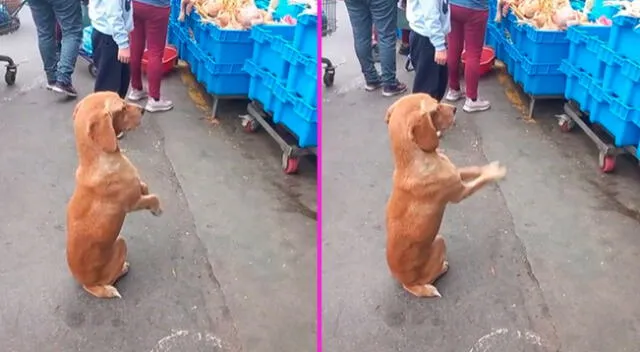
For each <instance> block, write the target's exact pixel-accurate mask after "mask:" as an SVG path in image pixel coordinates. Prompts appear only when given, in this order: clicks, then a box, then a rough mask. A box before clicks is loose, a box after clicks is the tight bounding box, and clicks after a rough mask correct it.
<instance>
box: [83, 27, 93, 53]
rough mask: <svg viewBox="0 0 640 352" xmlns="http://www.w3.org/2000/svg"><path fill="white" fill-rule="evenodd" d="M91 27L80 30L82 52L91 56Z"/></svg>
mask: <svg viewBox="0 0 640 352" xmlns="http://www.w3.org/2000/svg"><path fill="white" fill-rule="evenodd" d="M92 34H93V27H91V26H87V27H84V29H83V30H82V46H81V48H82V50H84V52H85V53H87V54H89V55H92V54H93V41H92Z"/></svg>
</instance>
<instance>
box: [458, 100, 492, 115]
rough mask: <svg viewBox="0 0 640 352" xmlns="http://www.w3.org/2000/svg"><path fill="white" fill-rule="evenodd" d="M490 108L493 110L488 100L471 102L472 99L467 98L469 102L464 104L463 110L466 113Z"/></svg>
mask: <svg viewBox="0 0 640 352" xmlns="http://www.w3.org/2000/svg"><path fill="white" fill-rule="evenodd" d="M489 108H491V103H490V102H489V101H488V100H484V99H480V98H478V99H476V100H471V99H470V98H467V100H466V101H465V102H464V106H463V107H462V110H464V111H465V112H477V111H485V110H489Z"/></svg>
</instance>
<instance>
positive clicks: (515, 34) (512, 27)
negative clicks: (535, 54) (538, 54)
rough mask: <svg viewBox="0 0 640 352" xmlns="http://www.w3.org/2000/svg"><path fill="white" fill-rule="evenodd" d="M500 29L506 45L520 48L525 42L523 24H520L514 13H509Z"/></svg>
mask: <svg viewBox="0 0 640 352" xmlns="http://www.w3.org/2000/svg"><path fill="white" fill-rule="evenodd" d="M498 28H499V29H500V31H501V32H502V33H503V38H504V41H505V42H506V43H509V44H511V45H514V46H515V47H516V48H518V47H519V46H520V45H522V44H521V43H523V42H524V40H525V36H526V33H525V30H524V27H523V26H522V24H519V23H518V19H517V18H516V15H514V14H513V12H511V11H509V12H508V13H507V16H505V17H504V18H503V19H502V21H500V23H499V26H498Z"/></svg>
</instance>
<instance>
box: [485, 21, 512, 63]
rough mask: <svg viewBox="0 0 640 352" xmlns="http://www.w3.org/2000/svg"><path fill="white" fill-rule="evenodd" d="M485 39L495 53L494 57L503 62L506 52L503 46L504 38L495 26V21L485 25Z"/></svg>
mask: <svg viewBox="0 0 640 352" xmlns="http://www.w3.org/2000/svg"><path fill="white" fill-rule="evenodd" d="M485 40H486V44H487V45H488V46H490V47H492V48H493V51H494V52H495V53H496V58H497V59H498V60H500V61H502V62H505V57H506V56H507V53H506V50H505V48H504V42H503V41H504V39H503V37H502V36H501V35H500V31H499V29H498V28H497V27H496V25H495V23H489V24H488V25H487V32H486V35H485Z"/></svg>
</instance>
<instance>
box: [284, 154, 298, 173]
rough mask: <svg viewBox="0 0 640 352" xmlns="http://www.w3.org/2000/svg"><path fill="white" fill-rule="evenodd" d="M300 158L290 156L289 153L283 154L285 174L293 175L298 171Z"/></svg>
mask: <svg viewBox="0 0 640 352" xmlns="http://www.w3.org/2000/svg"><path fill="white" fill-rule="evenodd" d="M299 162H300V159H298V158H296V157H292V156H289V155H287V154H282V170H283V171H284V173H285V174H287V175H291V174H295V173H296V172H298V163H299Z"/></svg>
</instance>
